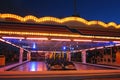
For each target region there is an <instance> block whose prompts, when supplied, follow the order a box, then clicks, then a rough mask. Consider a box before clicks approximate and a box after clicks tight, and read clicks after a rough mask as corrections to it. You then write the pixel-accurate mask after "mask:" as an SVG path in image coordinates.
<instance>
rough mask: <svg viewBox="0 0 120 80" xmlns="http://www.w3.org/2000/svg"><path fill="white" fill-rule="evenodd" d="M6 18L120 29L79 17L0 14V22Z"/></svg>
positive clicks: (115, 25) (114, 24)
mask: <svg viewBox="0 0 120 80" xmlns="http://www.w3.org/2000/svg"><path fill="white" fill-rule="evenodd" d="M6 18H11V19H16V20H18V21H20V22H27V21H29V20H31V21H33V22H34V23H43V22H49V21H52V22H55V23H58V24H65V23H66V22H67V23H69V22H71V21H74V22H79V23H82V24H84V25H86V26H91V25H99V26H101V27H104V28H108V27H114V28H116V29H118V28H120V24H116V23H114V22H109V23H104V22H102V21H96V20H94V21H87V20H85V19H83V18H80V17H66V18H63V19H59V18H55V17H41V18H37V17H35V16H33V15H28V16H25V17H21V16H18V15H15V14H0V20H3V19H6Z"/></svg>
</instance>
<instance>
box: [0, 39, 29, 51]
mask: <svg viewBox="0 0 120 80" xmlns="http://www.w3.org/2000/svg"><path fill="white" fill-rule="evenodd" d="M0 41H2V42H5V43H7V44H10V45H12V46H15V47H17V48H22V47H20V46H17V45H15V44H12V43H11V42H8V41H5V40H3V39H0ZM24 50H25V51H28V50H26V49H24ZM28 52H29V51H28Z"/></svg>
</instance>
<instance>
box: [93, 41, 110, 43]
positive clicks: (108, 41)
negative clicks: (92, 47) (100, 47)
mask: <svg viewBox="0 0 120 80" xmlns="http://www.w3.org/2000/svg"><path fill="white" fill-rule="evenodd" d="M93 42H101V43H109V41H93Z"/></svg>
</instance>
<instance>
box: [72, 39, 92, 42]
mask: <svg viewBox="0 0 120 80" xmlns="http://www.w3.org/2000/svg"><path fill="white" fill-rule="evenodd" d="M73 41H78V42H92V40H81V39H73Z"/></svg>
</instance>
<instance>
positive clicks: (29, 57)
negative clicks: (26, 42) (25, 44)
mask: <svg viewBox="0 0 120 80" xmlns="http://www.w3.org/2000/svg"><path fill="white" fill-rule="evenodd" d="M27 60H28V61H30V60H31V53H30V52H28V53H27Z"/></svg>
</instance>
